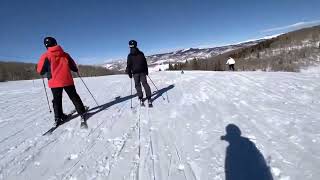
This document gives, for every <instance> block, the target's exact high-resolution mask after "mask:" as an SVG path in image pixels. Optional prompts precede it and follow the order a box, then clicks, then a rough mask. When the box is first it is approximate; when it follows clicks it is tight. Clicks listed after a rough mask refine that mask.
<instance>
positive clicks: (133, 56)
mask: <svg viewBox="0 0 320 180" xmlns="http://www.w3.org/2000/svg"><path fill="white" fill-rule="evenodd" d="M137 44H138V43H137V41H135V40H131V41H129V47H130V53H129V55H128V58H127V68H126V72H127V73H128V75H129V77H130V78H132V77H133V78H134V83H135V88H136V90H137V94H138V97H139V100H140V103H141V105H142V104H143V93H142V88H141V83H142V86H143V87H144V90H145V93H146V97H147V99H148V105H149V106H152V102H151V89H150V86H149V84H148V82H147V75H148V73H149V72H148V64H147V60H146V58H145V56H144V54H143V52H141V51H140V50H139V49H138V48H137Z"/></svg>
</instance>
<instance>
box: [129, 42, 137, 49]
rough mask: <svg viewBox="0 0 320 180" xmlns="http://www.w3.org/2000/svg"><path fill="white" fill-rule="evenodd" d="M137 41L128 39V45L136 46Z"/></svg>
mask: <svg viewBox="0 0 320 180" xmlns="http://www.w3.org/2000/svg"><path fill="white" fill-rule="evenodd" d="M137 45H138V43H137V41H135V40H130V41H129V47H131V48H134V47H137Z"/></svg>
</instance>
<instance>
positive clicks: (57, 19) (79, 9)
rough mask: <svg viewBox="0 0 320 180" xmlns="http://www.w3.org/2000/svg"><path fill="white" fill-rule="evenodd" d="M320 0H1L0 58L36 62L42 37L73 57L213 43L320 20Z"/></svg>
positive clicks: (92, 60) (98, 59) (93, 59)
mask: <svg viewBox="0 0 320 180" xmlns="http://www.w3.org/2000/svg"><path fill="white" fill-rule="evenodd" d="M319 9H320V1H319V0H264V1H263V0H255V1H254V0H54V1H53V0H1V1H0V60H11V59H12V60H18V61H27V62H37V61H38V57H39V56H40V55H41V54H42V53H43V52H44V51H45V48H44V46H43V38H44V37H45V36H53V37H56V39H57V40H58V43H59V44H61V45H62V47H63V48H64V49H65V50H66V51H67V52H69V53H70V54H71V55H72V56H73V57H74V58H75V59H76V61H77V62H78V63H82V64H96V63H102V62H103V61H106V60H108V59H115V58H124V57H126V56H127V53H128V46H127V43H128V40H130V39H136V40H137V41H138V43H139V46H140V49H141V50H142V51H144V52H145V54H153V53H159V52H166V51H170V50H174V49H181V48H188V47H201V46H218V45H223V44H228V43H234V42H239V41H244V40H247V39H253V38H258V37H263V36H266V35H272V34H277V33H281V32H285V31H290V30H292V29H296V28H300V27H303V26H310V25H313V24H320V10H319Z"/></svg>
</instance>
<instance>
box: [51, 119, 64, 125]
mask: <svg viewBox="0 0 320 180" xmlns="http://www.w3.org/2000/svg"><path fill="white" fill-rule="evenodd" d="M62 122H63V120H62V118H54V123H53V127H58V126H60V125H61V124H62Z"/></svg>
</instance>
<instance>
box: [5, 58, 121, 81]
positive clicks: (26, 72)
mask: <svg viewBox="0 0 320 180" xmlns="http://www.w3.org/2000/svg"><path fill="white" fill-rule="evenodd" d="M35 67H36V64H34V63H23V62H12V61H11V62H6V61H0V82H3V81H17V80H30V79H39V78H41V76H40V75H39V74H38V73H36V69H35ZM78 68H79V72H80V74H81V76H83V77H87V76H88V77H90V76H104V75H112V74H119V73H120V72H118V71H114V70H109V69H106V68H103V67H100V66H92V65H79V66H78ZM74 76H75V77H77V75H76V74H74Z"/></svg>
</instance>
